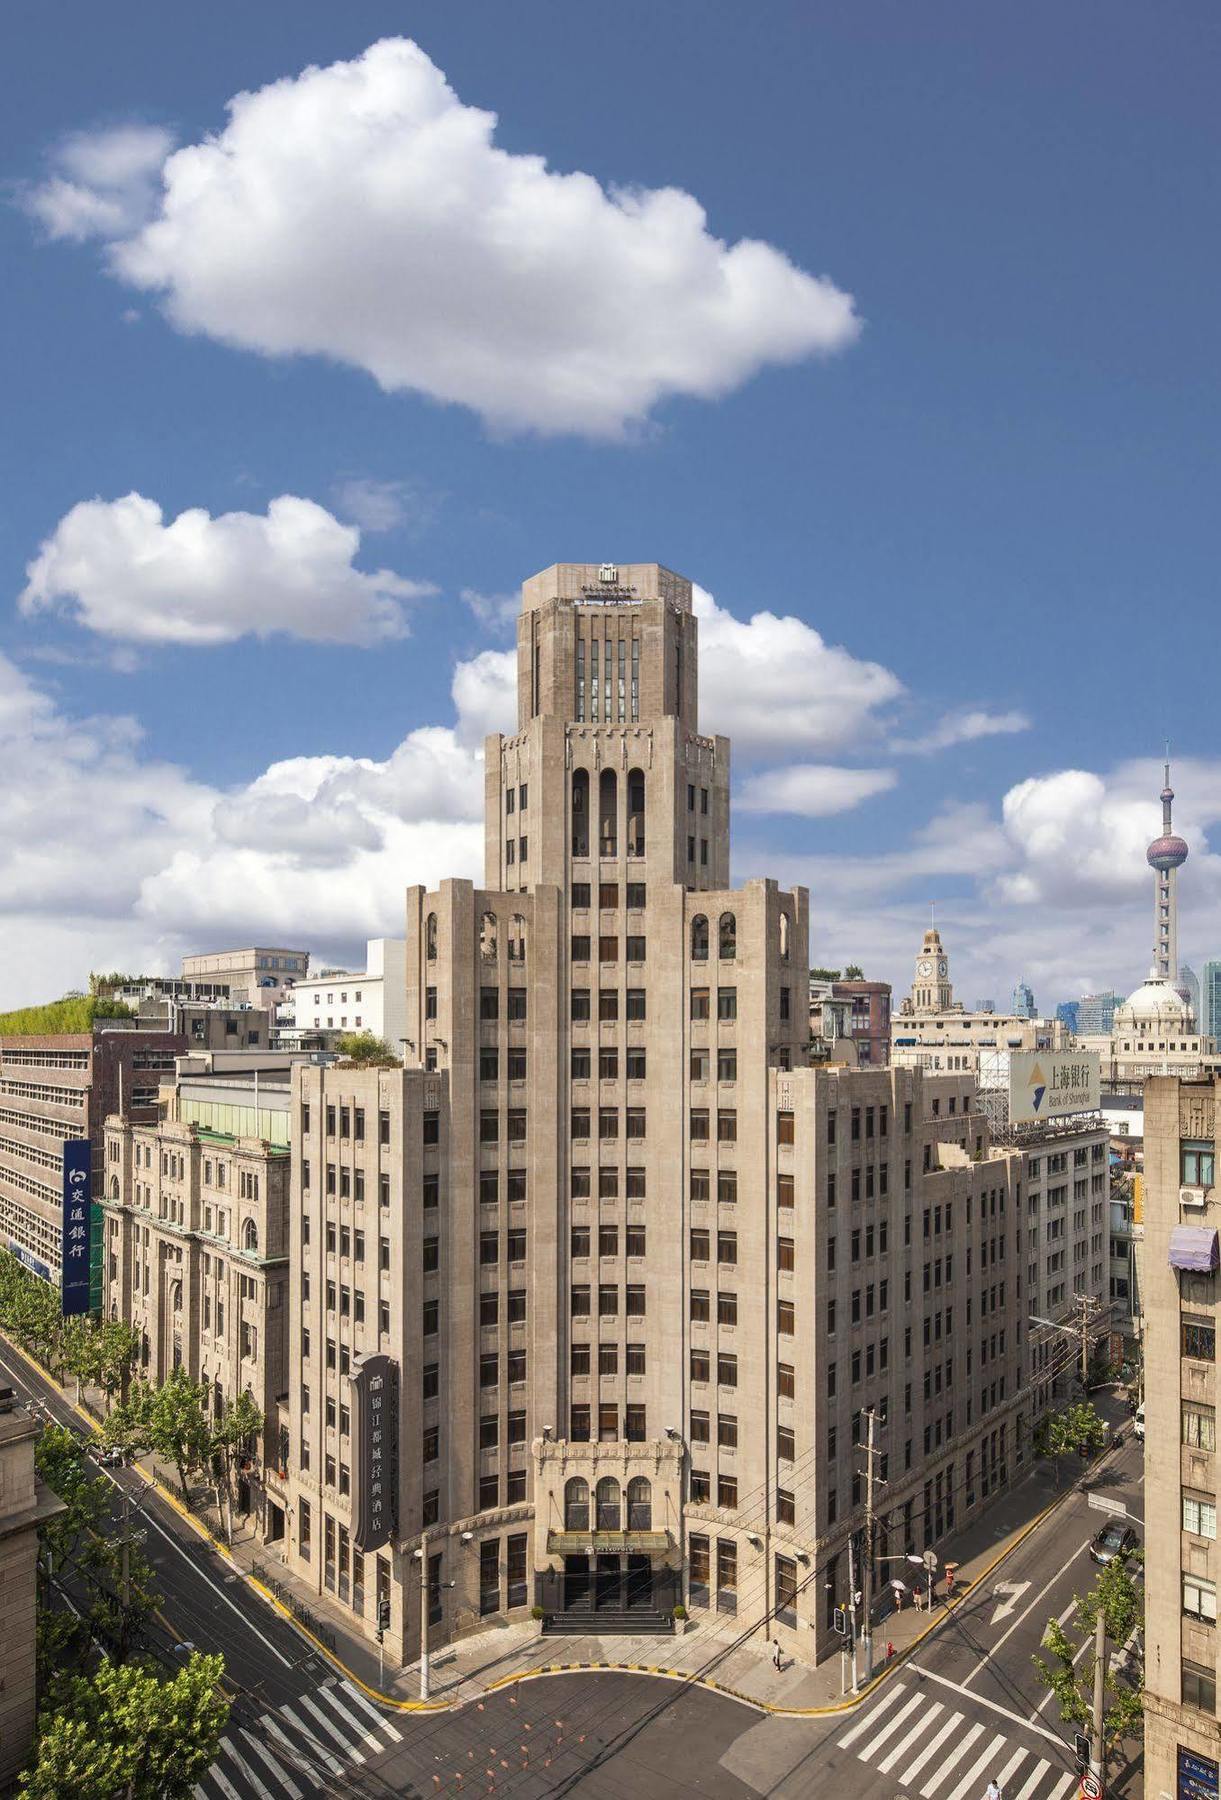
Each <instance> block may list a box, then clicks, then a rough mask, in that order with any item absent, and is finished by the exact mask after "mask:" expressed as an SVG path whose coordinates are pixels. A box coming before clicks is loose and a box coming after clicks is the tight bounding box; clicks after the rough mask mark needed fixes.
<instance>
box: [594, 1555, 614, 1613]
mask: <svg viewBox="0 0 1221 1800" xmlns="http://www.w3.org/2000/svg"><path fill="white" fill-rule="evenodd" d="M594 1579H595V1583H596V1585H595V1590H594V1606H595V1607H596V1609H597V1610H598V1611H599V1612H602V1611H606V1610H609V1609H610V1608H611V1607H616V1606H618V1604H619V1589H620V1573H619V1558H618V1556H616V1555H615V1554H614V1553H613V1552H607V1551H600V1552H599V1554H598V1572H597V1575H596V1576H595V1578H594Z"/></svg>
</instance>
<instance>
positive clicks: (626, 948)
mask: <svg viewBox="0 0 1221 1800" xmlns="http://www.w3.org/2000/svg"><path fill="white" fill-rule="evenodd" d="M592 941H593V940H592V939H591V938H590V937H589V936H588V935H586V934H585V933H584V932H581V933H575V932H574V934H573V937H572V943H571V955H572V960H573V962H574V963H587V962H589V960H590V945H591V943H592ZM623 959H624V961H625V962H630V963H642V962H643V961H644V960H645V939H644V937H643V936H640V935H636V936H628V937H625V938H624V940H623ZM598 961H599V962H602V963H615V962H618V961H619V939H618V937H617V936H616V935H615V934H614V933H613V932H612V933H611V934H610V935H609V936H606V935H603V936H601V937H599V939H598Z"/></svg>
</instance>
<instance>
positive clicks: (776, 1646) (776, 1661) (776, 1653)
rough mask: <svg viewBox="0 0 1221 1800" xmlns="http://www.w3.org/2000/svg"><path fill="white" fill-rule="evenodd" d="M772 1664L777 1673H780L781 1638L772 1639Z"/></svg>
mask: <svg viewBox="0 0 1221 1800" xmlns="http://www.w3.org/2000/svg"><path fill="white" fill-rule="evenodd" d="M772 1664H773V1667H774V1668H775V1670H776V1673H777V1675H779V1673H780V1639H779V1638H773V1639H772Z"/></svg>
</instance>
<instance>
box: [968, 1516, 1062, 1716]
mask: <svg viewBox="0 0 1221 1800" xmlns="http://www.w3.org/2000/svg"><path fill="white" fill-rule="evenodd" d="M1091 1542H1092V1540H1091V1539H1090V1538H1083V1539H1082V1541H1081V1542H1080V1543H1079V1544H1078V1545H1077V1548H1076V1549H1075V1550H1074V1551H1073V1553H1072V1555H1071V1556H1070V1557H1069V1559H1068V1561H1067V1562H1065V1563H1063V1564H1062V1565H1061V1566H1060V1568H1058V1569H1057V1570H1056V1572H1055V1574H1054V1575H1053V1576H1052V1577H1051V1579H1050V1581H1047V1582H1045V1583H1044V1584H1043V1586H1042V1587H1041V1588H1040V1589H1039V1591H1038V1593H1037V1594H1036V1595H1035V1597H1034V1599H1033V1600H1032V1601H1031V1602H1030V1605H1029V1606H1027V1607H1024V1608H1023V1610H1022V1611H1021V1612H1020V1613H1019V1614H1018V1616H1017V1618H1016V1619H1015V1620H1014V1621H1013V1624H1012V1625H1011V1626H1010V1627H1009V1629H1008V1631H1003V1632H1002V1633H1001V1635H1000V1637H998V1638H997V1640H996V1642H995V1643H994V1644H993V1646H992V1648H991V1649H990V1650H989V1652H988V1654H987V1656H985V1658H984V1659H983V1661H982V1662H978V1663H976V1665H975V1667H974V1668H973V1669H972V1670H971V1673H970V1674H969V1675H967V1676H966V1677H965V1678H964V1680H963V1684H962V1685H963V1687H964V1688H965V1687H970V1685H971V1683H972V1682H973V1681H974V1679H975V1677H976V1676H977V1675H978V1674H979V1672H980V1670H981V1669H984V1668H986V1667H987V1665H988V1663H989V1662H990V1661H991V1660H992V1658H993V1657H994V1656H995V1655H996V1654H997V1653H998V1651H1000V1649H1001V1648H1002V1646H1003V1645H1004V1644H1006V1643H1007V1642H1008V1640H1009V1639H1010V1638H1011V1637H1012V1636H1013V1634H1014V1632H1015V1631H1016V1630H1017V1628H1018V1626H1019V1625H1021V1624H1022V1623H1023V1621H1024V1620H1026V1619H1028V1618H1029V1616H1030V1614H1031V1613H1032V1612H1033V1611H1034V1609H1035V1607H1036V1606H1037V1605H1038V1604H1039V1601H1040V1600H1041V1599H1042V1598H1043V1596H1044V1594H1046V1593H1048V1592H1049V1590H1050V1589H1051V1588H1053V1587H1055V1585H1056V1583H1057V1581H1059V1579H1060V1577H1061V1575H1066V1574H1067V1573H1068V1571H1069V1570H1070V1569H1071V1568H1072V1566H1073V1564H1074V1563H1075V1562H1076V1560H1077V1558H1078V1557H1079V1556H1080V1554H1081V1552H1082V1551H1083V1550H1086V1549H1088V1548H1089V1546H1090V1543H1091Z"/></svg>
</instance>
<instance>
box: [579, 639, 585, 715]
mask: <svg viewBox="0 0 1221 1800" xmlns="http://www.w3.org/2000/svg"><path fill="white" fill-rule="evenodd" d="M577 721H578V723H579V724H584V722H585V639H584V638H583V637H582V636H581V635H580V633H579V632H578V633H577Z"/></svg>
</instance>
